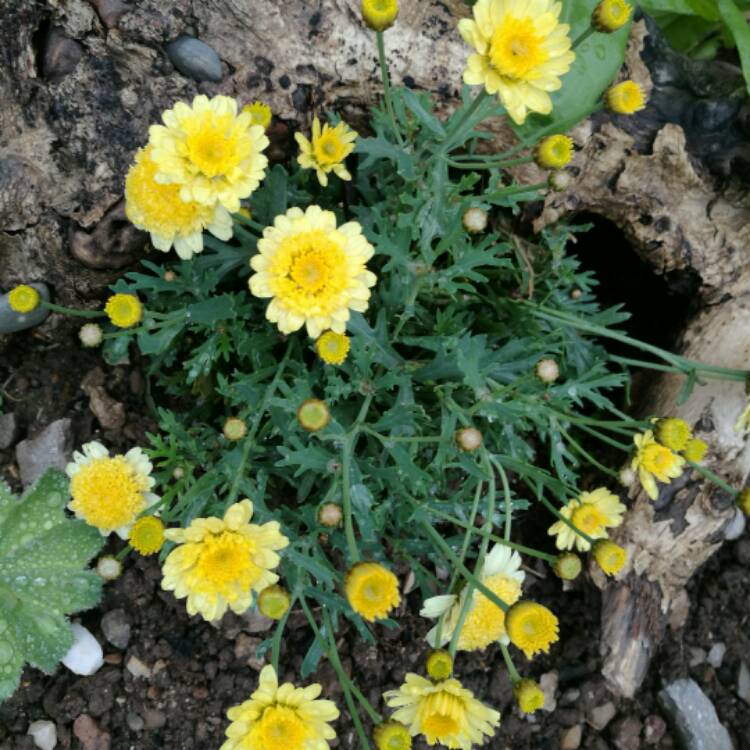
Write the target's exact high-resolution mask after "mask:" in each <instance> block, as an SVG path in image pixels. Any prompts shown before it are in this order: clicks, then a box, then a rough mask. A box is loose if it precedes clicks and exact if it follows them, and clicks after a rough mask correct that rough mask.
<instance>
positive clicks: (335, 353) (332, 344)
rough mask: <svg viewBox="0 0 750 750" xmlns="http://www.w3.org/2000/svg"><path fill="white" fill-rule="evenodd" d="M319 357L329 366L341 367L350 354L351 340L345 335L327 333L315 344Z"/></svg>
mask: <svg viewBox="0 0 750 750" xmlns="http://www.w3.org/2000/svg"><path fill="white" fill-rule="evenodd" d="M315 348H316V349H317V351H318V356H319V357H320V358H321V359H322V360H323V361H324V362H327V363H328V364H329V365H340V364H342V363H343V362H344V360H345V359H346V355H347V354H348V353H349V338H348V336H346V335H344V334H343V333H335V332H334V331H326V332H325V333H324V334H322V335H321V336H320V338H319V339H318V340H317V341H316V342H315Z"/></svg>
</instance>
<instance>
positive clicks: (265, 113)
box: [240, 102, 273, 219]
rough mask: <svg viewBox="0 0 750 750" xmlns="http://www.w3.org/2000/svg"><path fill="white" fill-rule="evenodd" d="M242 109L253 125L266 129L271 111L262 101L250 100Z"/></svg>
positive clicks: (269, 122)
mask: <svg viewBox="0 0 750 750" xmlns="http://www.w3.org/2000/svg"><path fill="white" fill-rule="evenodd" d="M242 111H243V112H247V114H249V115H250V117H251V119H252V122H253V125H260V126H261V127H262V128H263V130H267V129H268V126H269V125H270V124H271V118H272V117H273V112H272V111H271V108H270V107H269V106H268V105H267V104H264V103H263V102H252V103H251V104H246V105H245V106H244V107H243V108H242ZM240 213H242V209H240ZM248 213H249V212H248ZM247 218H248V219H249V218H250V217H249V216H248V217H247Z"/></svg>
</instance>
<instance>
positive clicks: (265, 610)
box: [258, 584, 292, 620]
mask: <svg viewBox="0 0 750 750" xmlns="http://www.w3.org/2000/svg"><path fill="white" fill-rule="evenodd" d="M291 603H292V599H291V597H290V596H289V592H288V591H287V590H286V589H285V588H283V587H282V586H279V585H278V584H274V585H273V586H268V588H265V589H263V591H261V592H260V594H258V609H259V610H260V611H261V614H264V615H265V616H266V617H270V618H271V619H272V620H280V619H281V618H282V617H283V616H284V615H285V614H286V613H287V611H288V610H289V607H290V605H291Z"/></svg>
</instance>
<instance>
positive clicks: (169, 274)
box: [164, 271, 177, 281]
mask: <svg viewBox="0 0 750 750" xmlns="http://www.w3.org/2000/svg"><path fill="white" fill-rule="evenodd" d="M176 278H177V274H176V273H175V272H174V271H164V281H174V280H175V279H176Z"/></svg>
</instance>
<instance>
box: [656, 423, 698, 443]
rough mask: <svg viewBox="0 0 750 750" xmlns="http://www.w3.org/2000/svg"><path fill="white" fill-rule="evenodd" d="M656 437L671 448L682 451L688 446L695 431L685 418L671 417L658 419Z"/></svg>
mask: <svg viewBox="0 0 750 750" xmlns="http://www.w3.org/2000/svg"><path fill="white" fill-rule="evenodd" d="M654 437H655V438H656V439H657V440H658V441H659V442H660V443H661V444H662V445H666V446H667V448H669V449H670V450H673V451H681V450H684V449H685V447H686V446H687V444H688V440H690V438H691V437H693V431H692V430H691V429H690V425H689V424H688V423H687V422H686V421H685V420H684V419H677V418H676V417H669V418H667V419H657V420H656V426H655V428H654Z"/></svg>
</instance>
